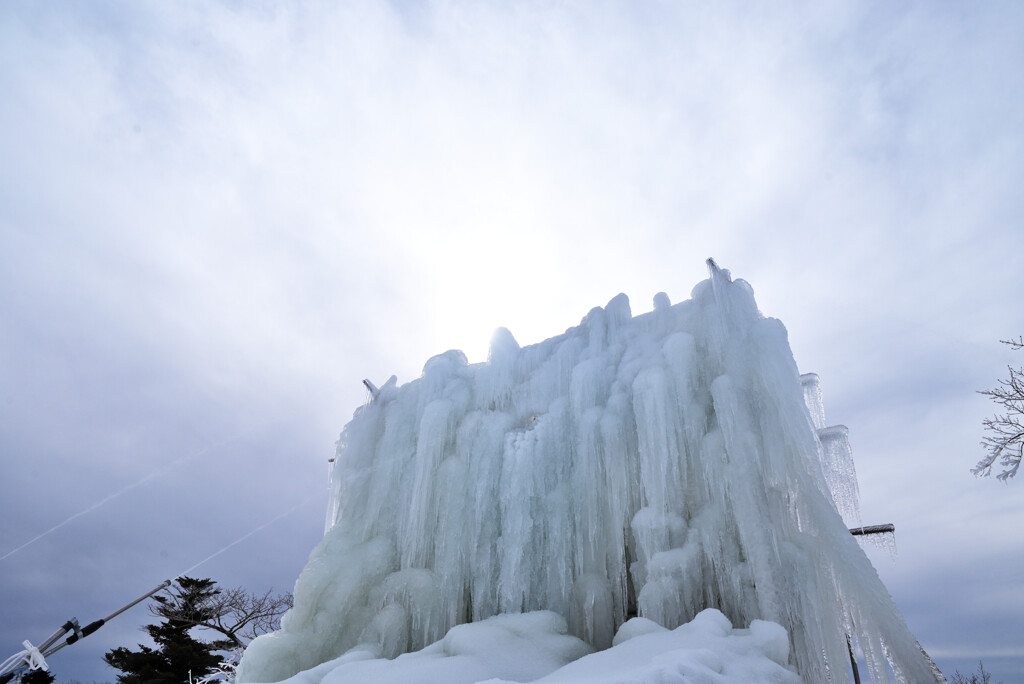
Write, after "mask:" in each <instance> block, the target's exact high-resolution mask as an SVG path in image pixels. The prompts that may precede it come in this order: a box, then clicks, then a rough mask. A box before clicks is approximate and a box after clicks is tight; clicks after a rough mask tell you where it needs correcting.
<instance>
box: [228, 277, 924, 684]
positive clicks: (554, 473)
mask: <svg viewBox="0 0 1024 684" xmlns="http://www.w3.org/2000/svg"><path fill="white" fill-rule="evenodd" d="M709 265H710V266H711V271H712V272H711V277H710V278H709V279H708V280H706V281H704V282H701V283H700V284H698V285H697V287H696V288H695V289H694V290H693V293H692V299H690V300H687V301H684V302H681V303H679V304H676V305H674V306H673V305H670V302H669V300H668V297H667V296H665V295H664V294H659V295H658V296H657V297H655V300H654V311H652V312H650V313H647V314H644V315H640V316H636V317H632V316H631V313H630V308H629V303H628V300H627V299H626V297H625V296H624V295H619V296H618V297H615V298H614V299H612V301H611V302H609V303H608V305H607V306H606V307H604V308H603V309H602V308H595V309H593V310H592V311H591V312H590V313H589V314H587V316H586V317H585V318H584V319H583V321H582V322H581V323H580V325H579V326H577V327H574V328H571V329H569V330H567V331H566V332H565V333H564V334H563V335H560V336H558V337H554V338H552V339H549V340H546V341H544V342H541V343H540V344H536V345H532V346H528V347H522V348H520V347H519V345H518V344H517V343H516V341H515V340H514V339H513V337H512V335H511V334H510V333H509V332H508V331H507V330H499V331H498V332H497V333H496V334H495V336H494V339H493V341H492V344H491V350H490V355H489V358H488V361H487V362H486V363H481V364H475V365H467V362H466V358H465V356H464V355H463V354H462V353H461V352H458V351H449V352H446V353H444V354H441V355H439V356H435V357H434V358H432V359H430V360H429V361H428V362H427V363H426V365H425V367H424V370H423V375H422V377H421V378H420V379H418V380H415V381H413V382H410V383H408V384H406V385H403V386H401V387H398V386H397V383H396V382H395V379H394V378H391V380H389V381H388V382H387V383H386V384H385V385H384V386H383V387H381V388H380V390H378V391H377V392H376V393H375V396H374V398H373V400H372V401H371V402H369V403H368V404H367V405H366V406H364V407H362V408H361V409H359V410H358V411H357V412H356V415H355V417H354V418H353V420H352V421H351V422H350V423H349V424H348V425H347V426H346V427H345V430H344V432H343V433H342V435H341V439H340V440H339V443H338V452H337V459H336V462H335V464H334V469H333V474H332V479H331V504H330V508H329V520H328V526H329V529H328V531H327V533H326V534H325V536H324V539H323V541H322V542H321V543H320V544H319V545H318V546H317V547H316V549H314V551H313V552H312V554H311V556H310V559H309V563H308V565H307V566H306V568H305V569H304V570H303V572H302V574H301V576H300V577H299V579H298V581H297V582H296V585H295V607H294V608H293V609H292V610H291V611H289V613H288V614H287V615H286V616H285V618H284V620H283V623H282V629H281V631H279V632H277V633H274V634H272V635H267V636H264V637H260V638H259V639H257V640H256V641H254V642H253V643H252V645H251V646H250V647H249V649H248V650H247V652H246V654H245V657H244V658H243V661H242V665H241V670H240V677H239V681H276V680H279V679H283V678H285V677H287V676H290V675H292V674H294V673H296V672H298V671H301V670H305V669H308V668H311V667H313V666H315V665H317V664H319V663H321V662H324V661H327V660H329V659H331V658H335V657H337V656H339V655H341V654H343V653H345V652H346V651H348V650H350V649H353V648H355V647H358V648H359V649H360V650H362V651H370V652H372V653H376V654H379V655H381V656H384V657H394V656H396V655H399V654H401V653H405V652H408V651H411V650H418V649H421V648H423V647H424V646H426V645H428V644H430V643H432V642H434V641H437V640H438V639H440V638H441V637H443V636H444V635H445V633H446V632H447V631H448V630H449V629H450V628H451V627H452V626H453V625H456V624H460V623H464V622H470V621H480V620H483V619H486V618H488V617H490V616H493V615H497V614H500V613H520V612H525V611H533V610H551V611H554V612H556V613H559V614H561V615H563V616H565V617H566V619H567V620H568V622H569V627H570V631H571V632H572V633H573V634H575V635H577V636H579V637H580V638H582V639H584V640H585V641H587V642H589V643H590V644H592V645H593V646H595V647H597V648H606V647H608V646H609V645H610V644H611V641H612V637H613V635H614V633H615V630H616V629H617V628H618V626H619V625H621V624H622V623H623V622H624V621H626V620H627V619H628V618H629V617H631V616H633V615H637V614H639V615H640V616H643V617H646V618H649V619H651V620H654V621H655V622H657V623H659V624H661V625H663V626H665V627H668V628H674V627H676V626H677V625H680V624H682V623H685V622H687V621H689V620H690V619H692V618H693V617H694V616H695V615H697V614H698V613H699V612H700V611H701V610H703V609H705V608H716V609H718V610H720V611H722V612H723V613H724V614H725V615H726V616H727V617H728V618H729V619H730V620H731V621H732V622H733V623H734V624H744V625H745V624H749V623H750V622H751V621H752V620H755V619H761V620H772V621H775V622H777V623H779V624H781V625H782V626H784V627H785V628H786V629H787V630H788V632H789V637H790V640H791V645H792V657H793V659H794V664H795V665H796V668H797V670H798V671H799V672H800V674H801V675H802V676H803V678H804V681H808V682H828V681H835V682H844V681H849V680H850V676H849V656H848V651H847V648H848V646H847V635H849V636H850V638H851V639H852V640H853V643H854V645H855V647H859V648H860V649H862V650H863V653H864V656H865V658H866V661H867V669H868V670H869V672H868V673H867V674H868V675H869V676H870V677H872V678H873V679H874V680H875V681H888V679H889V674H888V671H889V668H891V670H892V671H893V672H894V673H895V676H896V678H897V681H910V682H934V681H936V680H937V676H936V674H935V671H934V669H933V667H932V666H931V663H930V661H929V660H928V658H927V656H925V655H924V654H923V652H922V651H921V649H920V647H919V645H918V644H917V642H916V641H915V639H914V638H913V636H912V635H911V634H910V632H909V630H908V629H907V627H906V625H905V623H904V621H903V618H902V617H901V616H900V614H899V612H898V611H897V609H896V607H895V606H894V604H893V602H892V600H891V598H890V597H889V595H888V593H887V592H886V590H885V588H884V587H883V585H882V583H881V581H880V580H879V578H878V575H877V574H876V572H875V570H874V568H873V567H872V566H871V564H870V562H869V561H868V560H867V558H866V556H865V555H864V553H863V552H862V551H861V549H860V548H859V546H858V545H857V543H856V541H855V540H854V539H853V538H852V537H851V535H850V534H849V532H848V529H847V524H846V523H845V522H844V520H843V517H842V514H845V515H846V516H847V517H848V518H851V517H852V518H856V516H857V514H856V484H855V478H854V477H853V471H852V457H851V455H850V453H849V443H848V442H847V441H846V436H845V428H829V427H828V426H827V425H826V424H825V422H824V411H823V409H822V408H821V402H820V391H819V390H818V388H817V383H816V377H814V376H804V377H803V378H801V376H800V375H799V374H798V371H797V367H796V364H795V362H794V360H793V357H792V353H791V352H790V349H789V345H788V342H787V339H786V331H785V329H784V328H783V326H782V324H781V323H780V322H779V321H777V320H775V319H771V318H764V317H762V316H761V315H760V313H759V312H758V310H757V307H756V305H755V303H754V298H753V295H752V291H751V289H750V287H749V286H748V285H747V284H746V283H745V282H743V281H741V280H738V281H732V280H731V279H730V277H729V274H728V272H727V271H723V270H720V269H718V268H717V267H716V266H714V263H713V262H709ZM808 407H810V409H809V408H808ZM837 502H838V503H837ZM841 513H842V514H841ZM851 524H852V523H851ZM887 664H888V666H887Z"/></svg>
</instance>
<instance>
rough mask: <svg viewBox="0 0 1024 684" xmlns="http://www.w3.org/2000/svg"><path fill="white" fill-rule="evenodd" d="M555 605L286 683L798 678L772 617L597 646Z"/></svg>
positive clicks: (638, 627)
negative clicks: (575, 632) (575, 631)
mask: <svg viewBox="0 0 1024 684" xmlns="http://www.w3.org/2000/svg"><path fill="white" fill-rule="evenodd" d="M566 630H567V626H566V622H565V619H564V618H562V617H561V616H560V615H557V614H555V613H552V612H549V611H537V612H532V613H523V614H517V615H497V616H495V617H492V618H488V619H487V620H484V621H482V622H474V623H469V624H463V625H458V626H456V627H453V628H452V629H451V630H450V631H449V632H448V634H447V635H445V637H444V638H443V639H441V640H440V641H438V642H436V643H434V644H431V645H430V646H428V647H426V648H424V649H422V650H420V651H416V652H414V653H408V654H405V655H401V656H398V657H397V658H395V659H393V660H388V659H385V658H381V657H379V653H375V652H372V651H362V650H358V649H357V650H353V651H350V652H349V653H347V654H345V655H344V656H342V657H341V658H338V659H336V660H332V661H329V662H327V663H324V664H322V665H320V666H318V667H316V668H313V669H312V670H308V671H306V672H303V673H301V674H298V675H296V676H294V677H292V678H290V679H287V680H285V684H342V683H343V682H374V684H437V683H439V682H444V683H445V684H475V683H477V682H487V683H488V684H506V683H510V682H544V683H545V684H669V683H678V684H687V683H690V684H698V683H700V684H799V682H801V681H802V680H801V679H800V677H799V676H797V675H796V674H795V673H794V672H792V669H791V668H789V667H787V662H788V660H789V639H788V637H787V635H786V631H785V630H784V629H783V628H782V627H780V626H779V625H777V624H775V623H773V622H764V621H761V620H755V621H754V622H752V623H751V624H750V627H749V629H733V626H732V625H731V624H730V622H729V620H728V618H726V617H725V616H724V615H722V613H720V612H719V611H717V610H714V609H708V610H705V611H703V612H701V613H700V614H698V615H697V616H696V617H695V618H694V619H693V620H692V621H691V622H689V623H687V624H685V625H682V626H680V627H677V628H676V629H674V630H668V629H665V628H664V627H662V626H660V625H658V624H657V623H655V622H652V621H651V620H647V619H645V618H633V619H632V620H629V621H628V622H626V623H625V624H623V625H622V627H620V628H619V631H618V633H617V634H616V636H615V643H614V645H613V646H612V647H611V648H609V649H606V650H603V651H598V652H594V649H593V647H591V646H589V645H587V644H586V643H585V642H583V641H581V640H580V639H578V638H576V637H573V636H570V635H568V634H567V633H566Z"/></svg>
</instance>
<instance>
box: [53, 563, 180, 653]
mask: <svg viewBox="0 0 1024 684" xmlns="http://www.w3.org/2000/svg"><path fill="white" fill-rule="evenodd" d="M169 586H171V580H164V582H163V583H162V584H160V586H158V587H156V588H154V589H151V590H149V591H147V592H146V593H145V594H143V595H142V596H140V597H139V598H137V599H135V600H134V601H132V602H131V603H129V604H128V605H126V606H122V607H121V608H118V609H117V610H115V611H114V612H113V613H111V614H110V615H108V616H107V617H105V618H103V619H102V620H96V621H95V622H90V623H89V624H88V625H86V626H85V627H83V628H82V631H81V632H77V631H76V632H75V633H74V634H72V635H71V636H69V637H68V638H67V640H66V641H64V643H62V644H58V645H57V646H54V647H53V648H52V649H50V650H49V651H47V652H46V653H44V654H43V657H44V658H49V657H50V656H52V655H53V654H54V653H56V652H57V651H59V650H60V649H62V648H64V647H65V646H70V645H71V644H73V643H75V642H76V641H78V640H79V639H84V638H85V637H87V636H89V635H90V634H92V633H93V632H95V631H96V630H97V629H99V628H100V627H102V626H103V625H105V624H106V623H108V622H110V621H111V620H113V619H114V618H116V617H117V616H118V615H120V614H121V613H123V612H124V611H126V610H128V609H129V608H132V607H133V606H136V605H138V604H140V603H142V602H143V601H145V600H146V599H148V598H149V597H150V596H152V595H153V594H155V593H157V592H158V591H161V590H163V589H166V588H167V587H169Z"/></svg>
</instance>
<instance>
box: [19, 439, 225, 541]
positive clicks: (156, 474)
mask: <svg viewBox="0 0 1024 684" xmlns="http://www.w3.org/2000/svg"><path fill="white" fill-rule="evenodd" d="M238 438H239V436H238V435H236V436H235V437H229V438H227V439H222V440H221V441H219V442H214V443H213V444H210V445H208V446H205V447H203V448H202V449H200V450H199V451H197V452H195V453H194V454H187V455H185V456H180V457H178V458H176V459H175V460H173V461H171V462H170V463H168V464H167V465H166V466H164V467H163V468H162V469H160V470H157V471H156V472H153V473H150V474H149V475H146V476H145V477H143V478H142V479H140V480H136V481H135V482H132V483H131V484H128V485H125V486H124V487H121V489H118V490H117V491H116V492H114V493H113V494H108V495H107V496H106V497H104V498H102V499H100V500H99V501H97V502H96V503H94V504H93V505H91V506H89V507H88V508H85V509H83V510H81V511H79V512H78V513H75V514H74V515H72V516H70V517H68V518H67V519H65V520H64V521H62V522H59V523H57V524H56V525H54V526H53V527H51V528H50V529H48V530H46V531H45V532H41V533H40V534H37V535H36V536H35V537H32V538H31V539H29V540H28V541H27V542H25V543H24V544H22V545H21V546H19V547H18V548H16V549H12V550H10V551H8V552H7V553H5V554H4V555H2V556H0V561H2V560H4V559H5V558H7V557H9V556H13V555H14V554H16V553H18V552H19V551H21V550H22V549H24V548H25V547H27V546H31V545H32V544H34V543H36V542H37V541H39V540H40V539H42V538H43V537H45V536H47V535H49V534H52V533H53V532H56V531H57V530H59V529H60V528H62V527H64V526H65V525H67V524H68V523H69V522H71V521H72V520H74V519H76V518H80V517H82V516H83V515H85V514H86V513H91V512H92V511H95V510H96V509H97V508H99V507H100V506H102V505H103V504H105V503H107V502H108V501H110V500H111V499H116V498H117V497H119V496H121V495H122V494H124V493H125V492H127V491H129V490H131V489H135V488H136V487H138V486H139V485H142V484H145V483H146V482H149V481H150V480H152V479H153V478H156V477H159V476H161V475H163V474H164V473H166V472H167V471H169V470H170V469H172V468H174V467H175V466H177V465H178V464H179V463H182V462H184V461H188V460H190V459H193V458H195V457H197V456H201V455H203V454H205V453H206V452H207V451H209V450H210V449H213V448H214V447H219V446H223V445H224V444H227V443H228V442H231V441H233V440H236V439H238Z"/></svg>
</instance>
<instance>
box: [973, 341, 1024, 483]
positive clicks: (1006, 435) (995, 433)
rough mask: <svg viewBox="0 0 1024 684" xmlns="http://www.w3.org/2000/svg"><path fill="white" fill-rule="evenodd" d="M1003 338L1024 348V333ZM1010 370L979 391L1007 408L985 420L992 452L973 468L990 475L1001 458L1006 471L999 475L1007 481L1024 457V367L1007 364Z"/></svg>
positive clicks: (986, 444)
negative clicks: (993, 384) (1019, 335)
mask: <svg viewBox="0 0 1024 684" xmlns="http://www.w3.org/2000/svg"><path fill="white" fill-rule="evenodd" d="M1000 342H1002V343H1003V344H1005V345H1008V346H1009V347H1010V348H1011V349H1014V350H1018V351H1019V350H1021V349H1024V337H1018V338H1017V339H1016V340H1000ZM1007 370H1008V371H1009V372H1010V376H1009V378H1007V379H1005V380H999V381H997V382H998V385H997V386H996V387H995V388H993V389H990V390H981V391H980V392H979V394H984V395H985V396H986V397H989V398H991V399H992V401H994V402H996V404H998V405H999V406H1000V407H1001V409H1002V410H1003V412H1002V413H996V415H995V416H993V417H992V418H986V419H985V420H983V421H982V423H981V424H982V425H983V426H984V428H985V430H986V431H987V432H988V433H989V434H987V435H985V437H984V438H983V439H982V440H981V445H982V446H983V447H985V449H986V451H987V452H988V453H987V454H985V457H984V458H982V459H981V460H980V461H978V464H977V465H976V466H974V468H973V469H972V470H971V472H972V473H974V474H975V475H976V476H979V477H987V476H988V475H991V474H992V467H993V466H994V465H995V464H996V463H997V462H998V463H999V465H1000V466H1001V467H1002V468H1003V471H1002V472H1001V473H999V474H998V475H996V479H999V480H1002V481H1004V482H1005V481H1007V480H1009V479H1010V478H1011V477H1014V476H1015V475H1016V474H1017V471H1018V470H1019V469H1020V464H1021V460H1022V459H1024V368H1014V367H1013V366H1007Z"/></svg>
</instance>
